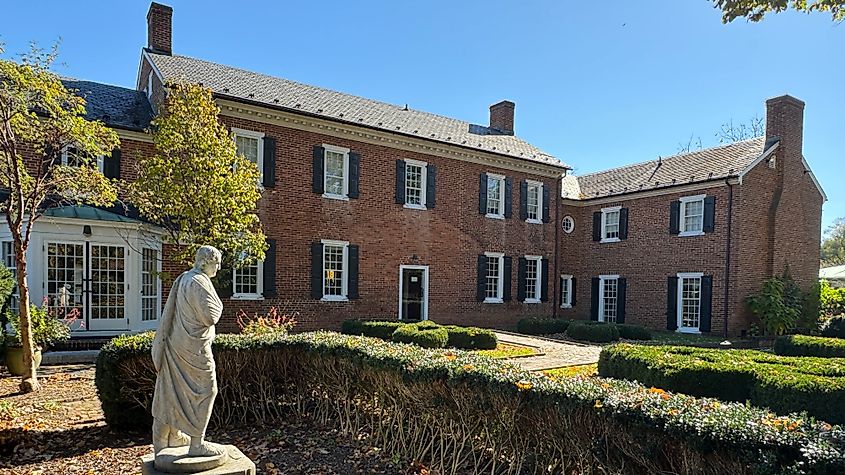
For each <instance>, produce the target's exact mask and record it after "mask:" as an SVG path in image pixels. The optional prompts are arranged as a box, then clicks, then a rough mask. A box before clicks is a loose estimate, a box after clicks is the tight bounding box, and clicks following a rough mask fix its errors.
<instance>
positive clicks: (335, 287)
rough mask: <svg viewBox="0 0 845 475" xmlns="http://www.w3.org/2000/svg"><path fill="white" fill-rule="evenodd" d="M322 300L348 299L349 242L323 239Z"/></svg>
mask: <svg viewBox="0 0 845 475" xmlns="http://www.w3.org/2000/svg"><path fill="white" fill-rule="evenodd" d="M322 243H323V300H326V301H346V300H348V295H349V294H348V281H349V276H348V269H349V242H347V241H333V240H328V239H323V241H322Z"/></svg>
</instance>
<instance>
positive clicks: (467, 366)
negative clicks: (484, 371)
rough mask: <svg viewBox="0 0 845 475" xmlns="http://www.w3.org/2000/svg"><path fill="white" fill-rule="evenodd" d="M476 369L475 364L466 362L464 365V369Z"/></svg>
mask: <svg viewBox="0 0 845 475" xmlns="http://www.w3.org/2000/svg"><path fill="white" fill-rule="evenodd" d="M474 369H475V366H473V365H471V364H465V365H464V371H472V370H474Z"/></svg>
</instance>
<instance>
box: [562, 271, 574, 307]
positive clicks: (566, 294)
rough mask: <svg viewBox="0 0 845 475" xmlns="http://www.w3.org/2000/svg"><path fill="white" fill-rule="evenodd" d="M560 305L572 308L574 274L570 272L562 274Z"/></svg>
mask: <svg viewBox="0 0 845 475" xmlns="http://www.w3.org/2000/svg"><path fill="white" fill-rule="evenodd" d="M560 306H561V308H572V276H571V275H569V274H562V275H561V276H560Z"/></svg>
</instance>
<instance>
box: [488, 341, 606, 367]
mask: <svg viewBox="0 0 845 475" xmlns="http://www.w3.org/2000/svg"><path fill="white" fill-rule="evenodd" d="M496 336H497V337H498V338H499V341H501V342H503V343H512V344H515V345H525V346H533V347H535V348H539V349H540V350H541V351H542V352H543V353H545V354H544V355H540V356H529V357H523V358H512V359H510V360H508V361H510V362H512V363H516V364H518V365H520V366H522V367H523V368H525V369H527V370H529V371H540V370H544V369H552V368H560V367H562V366H578V365H585V364H592V363H597V362H598V361H599V353H601V346H599V345H590V344H586V343H575V342H570V341H560V340H551V339H548V338H541V337H534V336H529V335H520V334H518V333H508V332H496Z"/></svg>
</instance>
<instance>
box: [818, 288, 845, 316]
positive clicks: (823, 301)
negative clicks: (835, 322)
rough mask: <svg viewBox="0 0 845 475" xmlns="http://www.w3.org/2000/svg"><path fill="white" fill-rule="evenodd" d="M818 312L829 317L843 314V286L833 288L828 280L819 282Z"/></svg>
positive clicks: (844, 292) (844, 307)
mask: <svg viewBox="0 0 845 475" xmlns="http://www.w3.org/2000/svg"><path fill="white" fill-rule="evenodd" d="M819 313H821V314H822V315H823V316H826V317H830V316H833V315H840V314H845V287H838V288H833V287H831V286H830V282H828V281H826V280H822V281H820V282H819Z"/></svg>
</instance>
